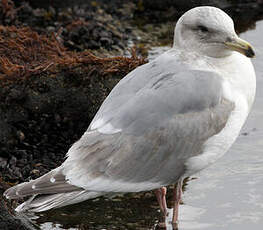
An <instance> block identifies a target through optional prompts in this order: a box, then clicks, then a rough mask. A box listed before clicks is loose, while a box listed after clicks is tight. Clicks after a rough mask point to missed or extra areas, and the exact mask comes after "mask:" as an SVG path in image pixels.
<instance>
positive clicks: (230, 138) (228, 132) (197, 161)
mask: <svg viewBox="0 0 263 230" xmlns="http://www.w3.org/2000/svg"><path fill="white" fill-rule="evenodd" d="M234 101H235V109H234V110H233V111H232V112H231V114H230V116H229V119H228V121H227V123H226V126H225V127H224V128H223V129H222V130H221V131H220V132H219V133H217V134H216V135H214V136H212V137H210V138H209V139H208V140H207V141H206V142H205V144H204V148H203V149H204V150H203V152H202V153H201V154H200V155H198V156H194V157H191V158H190V159H188V160H187V161H186V163H185V166H186V172H185V175H184V177H187V176H190V175H192V174H195V173H197V172H199V171H200V170H202V169H204V168H206V167H208V166H209V165H211V164H213V163H214V162H215V161H216V160H218V159H219V158H220V157H222V156H223V155H224V154H225V153H226V152H227V151H228V149H229V148H230V147H231V145H232V144H233V143H234V142H235V140H236V139H237V137H238V135H239V132H240V130H241V128H242V126H243V124H244V123H245V121H246V118H247V115H248V112H249V107H248V104H247V100H246V97H245V96H243V95H241V94H240V95H237V96H236V97H235V100H234Z"/></svg>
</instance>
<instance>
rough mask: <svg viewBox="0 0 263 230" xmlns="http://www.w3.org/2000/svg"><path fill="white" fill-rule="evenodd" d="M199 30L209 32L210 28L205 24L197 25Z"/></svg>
mask: <svg viewBox="0 0 263 230" xmlns="http://www.w3.org/2000/svg"><path fill="white" fill-rule="evenodd" d="M197 28H198V30H199V31H201V32H203V33H207V32H208V28H207V27H205V26H198V27H197Z"/></svg>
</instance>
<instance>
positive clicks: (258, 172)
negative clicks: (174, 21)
mask: <svg viewBox="0 0 263 230" xmlns="http://www.w3.org/2000/svg"><path fill="white" fill-rule="evenodd" d="M262 33H263V21H259V22H257V23H256V28H255V29H253V30H250V31H247V32H245V33H242V34H241V37H242V38H244V39H246V40H248V41H250V42H251V43H252V44H253V46H254V47H255V49H256V54H257V56H256V58H255V59H253V60H252V61H253V63H254V65H255V69H256V74H257V95H256V101H255V104H254V107H253V109H252V112H251V114H250V116H249V119H248V121H247V123H246V125H245V126H244V128H243V130H242V134H241V135H240V137H239V138H238V140H237V141H236V143H235V144H234V145H233V147H232V148H231V150H230V151H229V152H228V153H227V154H226V155H225V156H224V157H223V158H221V159H220V160H219V161H218V162H217V163H216V164H214V165H212V166H211V167H209V168H207V169H205V170H203V171H202V172H201V173H200V174H198V175H195V176H194V177H193V179H192V180H189V181H188V182H187V184H186V185H185V187H184V189H185V191H184V194H183V202H184V204H182V205H181V206H180V215H179V228H178V229H179V230H186V229H207V230H219V229H231V230H237V229H238V230H245V229H246V230H247V229H248V228H250V229H253V230H261V229H262V226H263V192H262V190H263V122H262V121H263V90H262V89H263V45H262V43H261V42H262ZM165 49H167V47H164V48H158V47H157V48H155V49H153V51H152V52H150V57H153V56H155V55H157V54H158V53H159V52H163V51H164V50H165ZM168 199H169V198H168ZM161 221H162V220H161V216H160V213H159V210H158V206H157V202H156V200H155V197H154V196H153V194H152V193H150V192H148V193H141V194H127V195H125V196H123V197H117V198H115V199H113V200H109V199H104V198H99V199H96V200H92V201H87V202H85V203H82V204H77V205H74V206H71V207H66V208H64V209H59V210H54V211H49V212H46V213H42V214H39V215H37V216H35V217H34V218H33V222H34V223H36V225H37V226H39V227H40V228H41V229H45V230H46V229H157V228H158V227H157V225H158V223H159V222H161ZM167 229H172V226H170V225H169V223H168V224H167Z"/></svg>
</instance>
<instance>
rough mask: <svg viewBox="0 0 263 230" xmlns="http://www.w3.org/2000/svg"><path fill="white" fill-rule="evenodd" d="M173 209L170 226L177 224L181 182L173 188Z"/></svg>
mask: <svg viewBox="0 0 263 230" xmlns="http://www.w3.org/2000/svg"><path fill="white" fill-rule="evenodd" d="M173 198H174V209H173V220H172V224H177V222H178V214H179V205H180V201H181V198H182V180H180V181H178V182H177V184H176V187H175V188H174V197H173Z"/></svg>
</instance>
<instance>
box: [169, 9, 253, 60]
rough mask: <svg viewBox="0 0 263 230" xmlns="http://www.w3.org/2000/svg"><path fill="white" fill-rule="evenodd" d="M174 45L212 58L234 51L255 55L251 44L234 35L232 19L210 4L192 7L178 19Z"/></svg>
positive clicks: (249, 55)
mask: <svg viewBox="0 0 263 230" xmlns="http://www.w3.org/2000/svg"><path fill="white" fill-rule="evenodd" d="M174 47H177V48H182V49H185V50H189V51H195V52H199V53H201V54H203V55H207V56H211V57H225V56H229V55H231V54H232V52H233V51H238V52H240V53H242V54H244V55H246V56H247V57H253V56H254V51H253V49H252V47H251V45H250V44H249V43H247V42H246V41H244V40H242V39H240V38H239V37H238V36H237V34H236V32H235V29H234V23H233V20H232V19H231V18H230V17H229V16H228V15H227V14H226V13H225V12H224V11H222V10H220V9H218V8H216V7H211V6H202V7H196V8H193V9H191V10H189V11H187V12H186V13H185V14H184V15H183V16H182V17H181V18H180V19H179V20H178V22H177V24H176V27H175V35H174Z"/></svg>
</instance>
